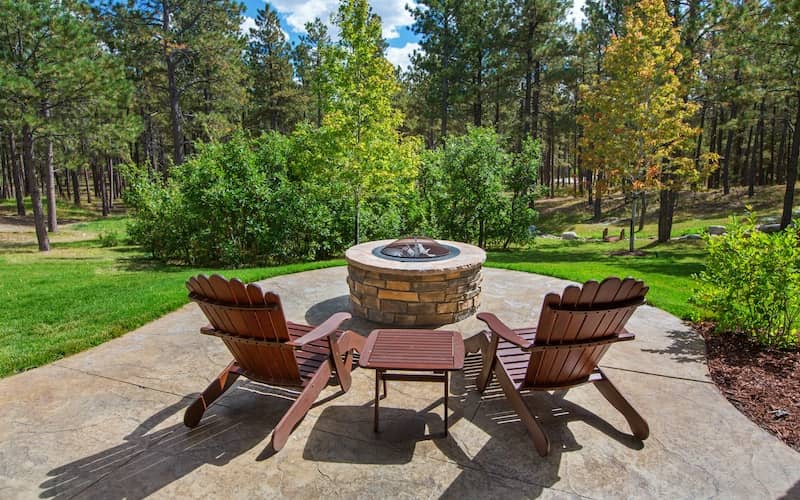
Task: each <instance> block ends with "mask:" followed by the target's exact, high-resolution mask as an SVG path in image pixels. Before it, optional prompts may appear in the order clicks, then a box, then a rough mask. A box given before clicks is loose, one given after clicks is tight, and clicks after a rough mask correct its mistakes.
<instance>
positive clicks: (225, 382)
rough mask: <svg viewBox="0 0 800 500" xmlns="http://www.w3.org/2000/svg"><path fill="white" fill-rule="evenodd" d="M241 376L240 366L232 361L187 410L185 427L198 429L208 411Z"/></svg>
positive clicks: (184, 417) (184, 415)
mask: <svg viewBox="0 0 800 500" xmlns="http://www.w3.org/2000/svg"><path fill="white" fill-rule="evenodd" d="M239 375H240V373H239V365H238V364H237V363H236V361H231V363H230V364H229V365H228V366H227V367H226V368H225V369H224V370H222V372H221V373H220V374H219V375H218V376H217V378H216V379H215V380H214V381H213V382H211V383H210V384H209V385H208V387H206V390H205V391H203V394H201V395H200V397H199V398H197V399H196V400H195V401H194V403H192V404H191V405H189V408H187V409H186V413H184V414H183V423H184V425H186V427H197V424H199V423H200V419H202V418H203V414H204V413H205V412H206V409H207V408H208V407H209V406H211V403H213V402H214V401H215V400H216V399H217V398H219V397H220V396H221V395H222V393H224V392H225V391H227V390H228V389H229V388H230V386H232V385H233V383H234V382H235V381H236V379H237V378H239Z"/></svg>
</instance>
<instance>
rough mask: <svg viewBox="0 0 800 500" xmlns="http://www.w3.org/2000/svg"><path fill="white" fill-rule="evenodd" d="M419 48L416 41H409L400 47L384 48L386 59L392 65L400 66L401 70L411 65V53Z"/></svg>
mask: <svg viewBox="0 0 800 500" xmlns="http://www.w3.org/2000/svg"><path fill="white" fill-rule="evenodd" d="M419 48H420V46H419V44H418V43H414V42H409V43H407V44H405V45H404V46H402V47H389V48H388V49H386V59H388V60H389V62H390V63H392V66H400V69H402V70H403V71H405V70H407V69H408V68H409V67H410V66H411V54H413V53H414V51H415V50H418V49H419Z"/></svg>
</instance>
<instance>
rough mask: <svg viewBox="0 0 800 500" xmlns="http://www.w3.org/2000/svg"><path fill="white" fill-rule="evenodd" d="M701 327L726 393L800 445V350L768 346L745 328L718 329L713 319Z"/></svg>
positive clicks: (716, 378) (753, 417)
mask: <svg viewBox="0 0 800 500" xmlns="http://www.w3.org/2000/svg"><path fill="white" fill-rule="evenodd" d="M695 328H696V330H697V331H698V332H699V333H700V334H701V335H702V336H703V337H704V338H705V340H706V358H707V360H708V369H709V371H710V372H711V378H712V379H713V380H714V383H715V384H717V387H718V388H719V390H720V391H721V392H722V394H724V395H725V397H726V398H728V401H730V402H731V403H733V405H734V406H735V407H736V408H737V409H739V411H741V412H742V413H744V414H745V415H747V417H748V418H750V420H752V421H753V422H755V423H756V424H758V425H759V426H761V427H762V428H763V429H766V430H767V431H769V432H771V433H772V434H774V435H776V436H777V437H778V438H780V439H781V440H783V442H785V443H786V444H788V445H789V446H791V447H792V448H794V449H795V450H797V451H800V351H779V350H773V349H764V348H762V347H759V346H758V345H756V344H754V343H753V342H751V341H750V340H749V339H748V338H747V337H746V336H745V335H743V334H733V333H732V334H725V335H715V334H713V331H714V325H713V323H700V324H697V325H695Z"/></svg>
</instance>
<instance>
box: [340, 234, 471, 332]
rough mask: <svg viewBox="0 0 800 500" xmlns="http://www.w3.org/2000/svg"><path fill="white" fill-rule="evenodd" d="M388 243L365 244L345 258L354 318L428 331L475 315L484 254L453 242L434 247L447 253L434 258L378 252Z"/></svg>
mask: <svg viewBox="0 0 800 500" xmlns="http://www.w3.org/2000/svg"><path fill="white" fill-rule="evenodd" d="M398 241H399V240H398ZM428 241H432V240H428ZM392 243H395V241H394V240H382V241H370V242H368V243H362V244H360V245H356V246H354V247H351V248H350V249H348V250H347V252H346V253H345V258H346V259H347V271H348V277H347V284H348V285H349V286H350V305H351V307H352V310H353V314H354V315H356V316H359V317H362V318H366V319H368V320H370V321H375V322H377V323H386V324H392V325H397V326H423V325H424V326H432V325H444V324H448V323H455V322H456V321H460V320H462V319H464V318H467V317H469V316H471V315H472V314H474V313H475V311H477V309H478V306H479V305H480V293H481V281H482V278H481V266H482V265H483V262H484V261H485V260H486V252H484V251H483V250H481V249H480V248H478V247H476V246H474V245H468V244H466V243H460V242H456V241H438V242H433V243H434V244H436V243H438V244H439V246H440V247H445V248H448V249H449V250H450V254H449V255H444V256H439V255H438V254H437V256H435V257H433V258H424V257H423V258H418V259H417V258H406V257H407V256H406V255H405V254H401V253H400V252H394V253H395V255H397V256H395V257H392V256H387V255H384V254H382V253H381V252H380V250H381V249H382V248H384V247H386V246H387V245H391V244H392ZM420 248H423V247H420ZM423 252H426V253H427V247H426V248H423ZM425 257H431V256H430V255H426V256H425Z"/></svg>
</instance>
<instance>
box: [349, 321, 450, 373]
mask: <svg viewBox="0 0 800 500" xmlns="http://www.w3.org/2000/svg"><path fill="white" fill-rule="evenodd" d="M359 365H361V366H362V367H364V368H373V369H393V370H409V371H431V370H460V369H461V368H463V367H464V340H463V339H462V338H461V333H459V332H456V331H450V330H410V329H405V330H404V329H381V330H373V331H372V333H370V334H369V337H368V338H367V342H366V344H365V345H364V352H363V353H361V354H360V357H359Z"/></svg>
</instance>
